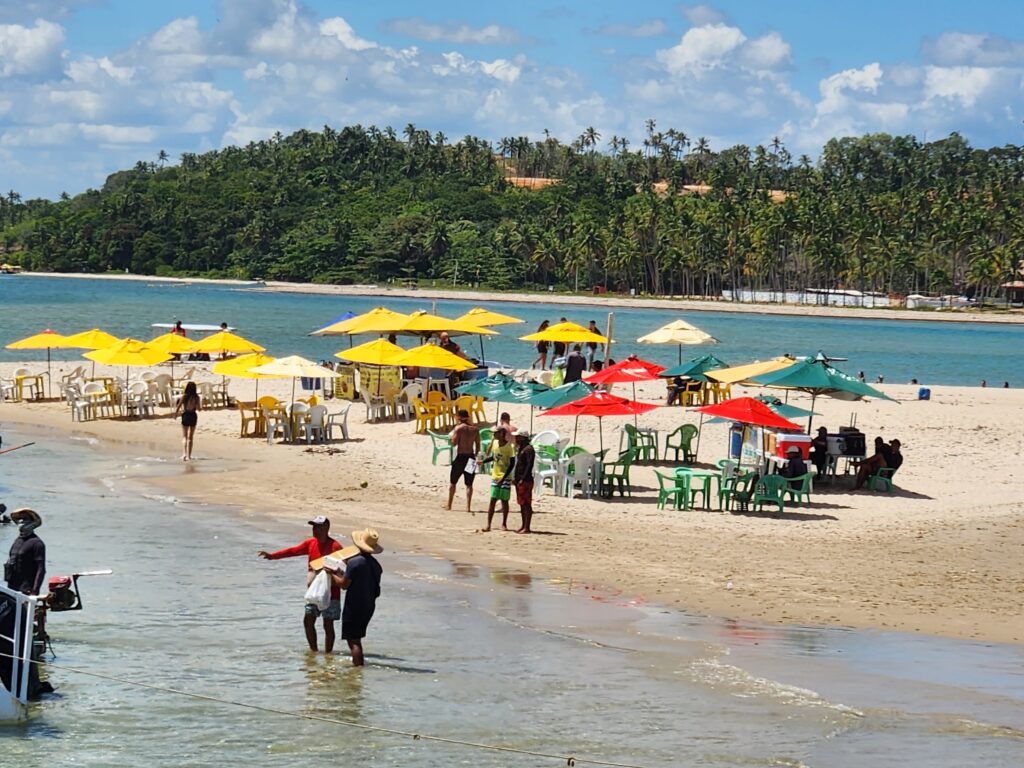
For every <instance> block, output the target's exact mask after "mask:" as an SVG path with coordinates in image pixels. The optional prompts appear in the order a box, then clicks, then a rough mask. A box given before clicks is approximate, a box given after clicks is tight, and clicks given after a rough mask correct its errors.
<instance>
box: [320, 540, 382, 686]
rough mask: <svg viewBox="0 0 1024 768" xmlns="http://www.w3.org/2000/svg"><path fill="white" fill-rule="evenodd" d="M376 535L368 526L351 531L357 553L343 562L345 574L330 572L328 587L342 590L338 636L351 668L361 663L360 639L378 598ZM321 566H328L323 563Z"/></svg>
mask: <svg viewBox="0 0 1024 768" xmlns="http://www.w3.org/2000/svg"><path fill="white" fill-rule="evenodd" d="M377 538H378V536H377V532H376V531H375V530H373V529H372V528H367V529H366V530H363V531H352V543H353V544H355V545H356V547H358V548H359V554H358V555H355V556H354V557H352V558H349V560H348V561H347V562H346V563H345V573H343V574H339V573H338V572H337V571H334V572H332V573H331V584H332V586H333V587H337V588H339V589H344V590H345V607H344V608H343V609H342V612H341V637H342V639H343V640H344V641H345V642H347V643H348V649H349V652H350V653H351V654H352V666H354V667H361V666H363V638H364V637H366V628H367V626H368V625H369V624H370V619H372V618H373V612H374V610H375V609H376V607H377V598H378V597H380V577H381V574H382V573H383V572H384V569H383V568H381V567H380V563H378V562H377V559H376V558H375V557H374V555H379V554H380V553H381V552H383V551H384V550H383V549H381V547H380V545H379V544H378V543H377ZM324 567H325V568H327V567H328V565H327V563H326V562H325V563H324Z"/></svg>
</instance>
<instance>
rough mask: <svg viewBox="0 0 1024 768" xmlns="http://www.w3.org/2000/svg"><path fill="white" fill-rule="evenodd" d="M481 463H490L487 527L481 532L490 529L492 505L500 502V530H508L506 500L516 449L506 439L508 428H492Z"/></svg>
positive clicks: (510, 490) (510, 487)
mask: <svg viewBox="0 0 1024 768" xmlns="http://www.w3.org/2000/svg"><path fill="white" fill-rule="evenodd" d="M487 454H488V455H487V458H485V459H484V461H483V463H485V464H486V463H488V462H490V464H491V503H490V504H489V505H488V507H487V527H486V528H481V529H480V532H481V533H487V532H488V531H489V530H491V520H493V519H494V507H495V505H496V504H497V503H498V502H499V501H500V502H501V530H503V531H507V530H508V500H509V498H511V496H512V466H513V465H514V464H515V463H516V449H515V448H514V447H513V446H512V443H511V442H509V439H508V430H506V429H505V428H504V427H498V428H497V429H496V430H494V440H493V441H492V442H491V447H490V448H489V449H488V451H487Z"/></svg>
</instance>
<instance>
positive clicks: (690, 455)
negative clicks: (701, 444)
mask: <svg viewBox="0 0 1024 768" xmlns="http://www.w3.org/2000/svg"><path fill="white" fill-rule="evenodd" d="M696 436H697V427H695V426H694V425H693V424H683V425H682V426H681V427H677V428H676V430H675V431H674V432H672V433H670V434H669V435H667V436H666V437H665V459H666V460H667V459H668V452H669V451H670V450H671V451H673V452H674V453H675V456H674V457H673V459H674V461H679V452H680V451H682V452H683V461H684V462H686V463H687V464H693V462H695V461H696V460H697V454H696V453H694V451H693V450H691V449H690V445H691V443H693V438H695V437H696Z"/></svg>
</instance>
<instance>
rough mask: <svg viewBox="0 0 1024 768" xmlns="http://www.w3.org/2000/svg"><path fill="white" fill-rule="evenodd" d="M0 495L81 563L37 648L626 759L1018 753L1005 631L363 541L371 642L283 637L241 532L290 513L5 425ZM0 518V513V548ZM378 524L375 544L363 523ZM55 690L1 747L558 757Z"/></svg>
mask: <svg viewBox="0 0 1024 768" xmlns="http://www.w3.org/2000/svg"><path fill="white" fill-rule="evenodd" d="M4 438H5V441H6V442H8V443H9V444H12V445H13V444H15V443H20V442H22V441H24V440H30V439H34V440H36V441H37V445H36V446H34V447H33V448H30V449H26V450H24V451H19V452H16V453H13V454H9V455H7V456H5V457H3V458H2V459H0V496H2V498H3V499H4V500H5V501H6V503H7V504H8V506H22V505H27V506H32V507H35V508H36V509H39V510H41V512H42V514H43V515H44V517H45V524H44V527H43V528H42V529H41V530H40V533H41V535H42V536H43V537H44V538H45V540H46V542H47V544H48V547H49V553H50V566H49V571H50V573H51V574H53V573H68V572H72V571H75V570H82V569H87V568H97V567H110V568H113V569H114V572H115V573H114V575H113V576H108V577H95V578H92V579H83V580H82V586H83V590H84V599H85V605H86V609H85V610H84V611H83V612H81V613H69V614H63V615H56V616H54V617H53V618H52V620H51V624H50V629H51V632H52V634H53V635H54V636H55V638H56V651H57V654H58V656H57V659H56V663H58V664H63V665H68V666H71V667H78V668H82V669H86V670H91V671H95V672H99V673H103V674H111V675H116V676H119V677H123V678H127V679H130V680H137V681H145V682H147V683H152V684H156V685H163V686H172V687H177V688H182V689H186V690H188V691H193V692H197V693H204V694H211V695H215V696H220V697H224V698H227V699H231V700H235V701H244V702H249V703H255V704H259V705H265V706H269V707H273V708H276V709H281V710H287V711H289V712H296V713H306V714H313V715H318V716H324V717H329V718H334V719H339V720H345V721H350V722H354V723H362V724H367V725H374V726H381V727H386V728H396V729H401V730H408V731H417V732H421V733H429V734H436V735H443V736H447V737H450V738H456V739H464V740H468V741H479V742H486V743H493V744H503V745H508V746H514V747H517V748H522V749H532V750H537V751H542V752H550V753H558V754H575V755H578V756H590V757H595V758H599V759H603V760H610V761H618V762H624V763H629V764H634V765H643V766H723V767H727V768H732V767H733V766H736V767H740V766H821V767H822V768H837V767H838V768H842V767H844V766H851V767H853V766H864V765H871V766H902V767H905V766H908V765H910V766H928V767H929V768H932V767H939V768H943V767H945V766H949V767H950V768H952V767H953V766H964V765H984V766H990V767H991V768H1001V767H1003V766H1005V767H1006V768H1011V767H1013V768H1019V766H1020V765H1021V756H1022V755H1024V673H1022V670H1024V649H1022V648H1020V647H1016V646H1001V645H992V644H979V643H969V642H961V641H953V640H943V639H935V638H923V637H917V636H910V635H902V634H895V633H878V632H870V631H854V630H843V629H821V628H807V627H788V628H787V627H763V626H758V625H752V624H746V623H738V622H732V621H725V620H721V619H712V618H704V617H695V616H688V615H685V614H682V613H678V612H674V611H666V610H663V609H661V608H658V607H656V606H652V605H648V604H646V603H645V602H644V601H643V600H642V598H640V596H637V595H617V594H613V593H609V592H603V591H599V590H595V589H591V588H589V587H588V586H587V585H583V584H578V583H568V582H564V581H560V580H558V579H554V578H548V577H551V576H554V575H555V574H527V573H521V572H505V571H488V570H485V569H482V568H478V567H474V566H470V565H465V564H459V563H453V562H450V561H447V560H444V559H439V558H430V557H426V556H410V555H406V554H403V553H400V552H392V551H388V552H386V553H385V554H384V555H382V556H381V561H382V564H383V566H384V569H385V580H384V584H383V596H382V598H381V602H380V603H379V606H378V613H377V616H376V617H375V618H374V621H373V623H372V625H371V628H370V635H369V637H368V639H367V650H368V651H369V652H370V653H371V654H372V657H371V660H370V661H371V663H370V665H369V666H368V667H367V668H365V669H363V670H355V669H352V668H350V667H349V666H348V665H347V663H346V660H345V659H344V658H343V657H338V658H334V659H326V658H325V657H324V656H323V655H319V656H316V655H311V654H308V653H307V652H305V650H304V642H303V639H302V630H301V612H302V606H301V603H302V592H303V587H304V568H303V563H301V562H300V561H299V560H291V561H281V562H275V563H265V562H263V561H259V560H257V559H256V557H255V552H256V551H257V550H258V549H262V548H272V547H277V546H283V545H286V544H290V543H294V542H295V541H298V540H300V539H301V538H302V537H303V536H304V535H305V534H306V533H307V531H308V528H306V527H304V526H301V525H298V524H297V523H296V522H295V521H294V520H291V521H285V520H277V519H274V518H272V517H261V516H248V515H243V514H241V513H240V512H239V511H238V510H235V509H231V508H214V507H208V506H204V505H199V504H191V503H182V502H180V501H177V500H176V499H174V498H170V497H168V496H167V495H165V494H161V493H158V492H153V491H151V490H148V489H147V486H146V484H145V480H146V478H149V477H153V476H164V475H173V476H177V475H180V476H181V483H182V487H183V488H184V487H187V482H188V476H189V474H190V473H193V472H198V473H202V472H211V471H219V470H223V469H226V468H229V467H230V464H229V463H228V462H227V461H224V460H214V459H211V460H209V461H199V462H194V463H193V464H191V465H186V466H183V465H181V464H178V463H177V462H166V461H164V460H163V458H161V457H160V455H159V454H158V452H157V451H156V450H155V449H154V448H153V447H151V446H148V445H146V444H145V443H136V444H132V445H129V446H117V445H105V444H97V443H96V442H95V440H87V439H84V438H74V437H72V438H70V439H69V438H66V437H62V436H60V435H56V434H52V433H48V432H43V431H40V432H32V431H28V430H22V431H21V432H20V433H15V432H12V431H11V430H10V429H6V430H5V431H4ZM12 535H13V531H12V530H11V529H10V528H6V529H0V548H3V549H4V550H5V551H6V547H7V546H8V545H9V542H10V539H11V537H12ZM384 543H385V545H386V544H387V542H386V541H385V542H384ZM51 674H52V679H53V682H54V683H55V685H56V686H57V688H58V689H59V696H57V697H56V698H51V699H50V700H48V701H46V702H45V703H42V704H39V705H36V706H35V707H34V709H33V717H32V719H31V721H30V723H29V724H27V725H22V726H9V727H3V728H0V766H12V767H13V766H18V768H30V767H33V766H47V768H49V767H50V766H54V765H102V766H137V765H139V764H142V763H143V762H145V764H147V765H152V766H178V765H190V766H218V767H219V766H223V765H225V764H241V765H255V766H261V765H267V766H269V765H281V764H295V763H297V762H298V761H300V760H301V761H303V762H309V761H317V762H321V761H330V763H331V764H342V765H344V764H346V763H348V762H355V761H359V762H363V763H365V762H366V758H367V756H370V759H371V762H372V764H373V765H394V766H413V767H415V768H419V767H423V768H427V767H429V768H433V767H435V766H436V767H437V768H440V767H441V766H452V765H471V766H513V767H518V766H522V767H523V768H526V766H543V765H551V766H557V765H561V764H563V763H561V762H559V761H555V760H544V759H540V758H531V757H516V756H514V755H509V754H494V753H489V752H484V751H479V750H472V749H464V748H459V747H453V746H446V745H438V744H431V743H427V742H422V741H419V742H414V741H412V740H411V739H408V738H402V737H398V736H390V735H384V734H375V733H367V732H363V731H359V730H355V729H353V728H350V727H346V726H342V725H333V724H326V723H317V722H311V721H306V720H300V719H295V718H287V717H283V716H280V715H273V714H268V713H263V712H254V711H249V710H243V709H239V708H236V707H232V706H228V705H223V704H215V703H210V702H203V701H197V700H194V699H188V698H183V697H179V696H174V695H170V694H164V693H156V692H152V691H146V690H142V689H139V688H136V687H133V686H131V685H127V684H122V683H117V682H112V681H106V680H98V679H93V678H89V677H84V676H81V675H75V674H72V673H70V672H67V671H60V670H55V671H53V672H52V673H51Z"/></svg>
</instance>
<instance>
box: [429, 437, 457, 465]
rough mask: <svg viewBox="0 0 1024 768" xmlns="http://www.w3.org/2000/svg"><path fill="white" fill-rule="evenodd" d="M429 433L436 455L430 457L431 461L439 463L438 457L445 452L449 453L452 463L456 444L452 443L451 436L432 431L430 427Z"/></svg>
mask: <svg viewBox="0 0 1024 768" xmlns="http://www.w3.org/2000/svg"><path fill="white" fill-rule="evenodd" d="M427 434H428V435H430V442H431V443H432V444H433V448H434V455H433V456H431V457H430V463H431V464H437V457H438V456H440V455H441V454H442V453H445V454H448V463H449V464H451V463H452V462H453V461H454V460H455V446H454V445H452V441H451V438H449V437H448V435H442V434H440V433H438V432H431V431H430V430H429V429H428V430H427Z"/></svg>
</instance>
